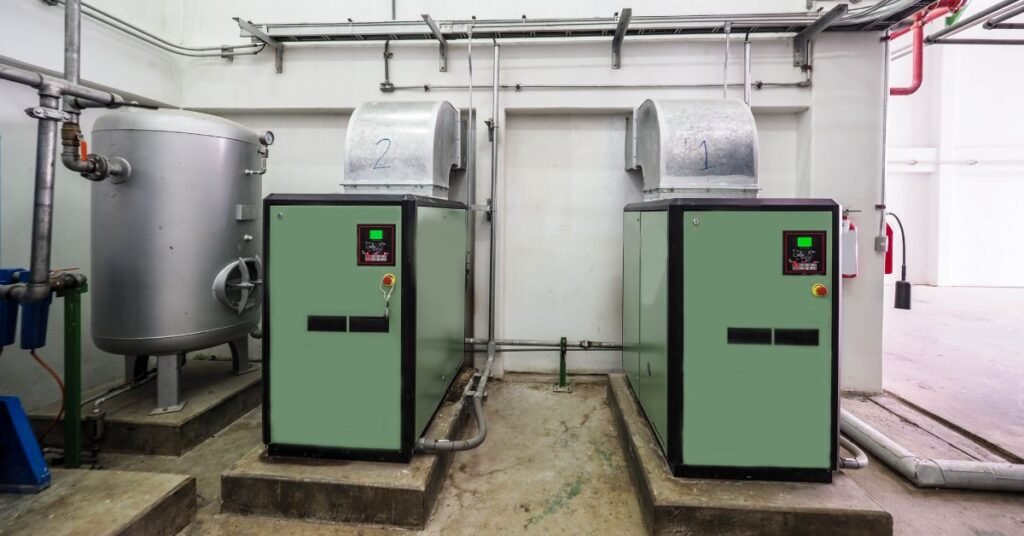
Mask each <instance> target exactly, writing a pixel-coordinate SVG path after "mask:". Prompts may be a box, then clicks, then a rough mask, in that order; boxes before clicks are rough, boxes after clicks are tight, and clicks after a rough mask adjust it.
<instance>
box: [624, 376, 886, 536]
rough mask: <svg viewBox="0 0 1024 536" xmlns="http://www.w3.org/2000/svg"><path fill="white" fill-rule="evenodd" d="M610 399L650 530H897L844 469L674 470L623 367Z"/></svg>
mask: <svg viewBox="0 0 1024 536" xmlns="http://www.w3.org/2000/svg"><path fill="white" fill-rule="evenodd" d="M608 403H609V406H611V409H612V415H613V417H614V422H615V425H616V427H617V428H618V432H619V439H620V441H621V443H622V446H623V450H624V453H625V457H626V465H627V466H628V468H629V473H630V479H631V480H632V481H633V487H634V488H635V490H636V493H637V498H638V500H639V503H640V510H641V512H642V514H643V518H644V524H645V525H646V527H647V530H648V532H649V533H651V534H657V535H660V534H779V535H803V534H807V535H816V534H829V535H832V536H840V535H851V536H853V535H886V534H890V535H891V534H892V516H890V515H889V514H888V513H887V512H886V511H885V510H883V509H882V507H881V506H879V505H878V504H877V503H876V502H875V501H874V500H872V499H871V498H870V497H869V496H868V495H867V494H866V493H865V492H864V491H863V490H862V489H861V488H860V487H859V486H857V485H856V484H855V483H854V482H853V481H852V480H850V479H849V478H848V477H846V476H845V475H843V474H841V473H836V475H835V478H834V481H833V483H832V484H802V483H795V482H794V483H790V482H752V481H732V480H696V479H682V478H675V477H673V476H672V473H671V471H669V468H668V464H666V463H665V459H664V457H663V456H662V454H661V451H660V450H659V448H658V443H657V440H656V439H655V438H654V435H653V434H652V433H651V429H650V426H648V424H647V421H646V419H645V418H644V416H643V414H642V413H641V411H640V407H639V405H638V404H637V402H636V398H634V396H633V393H632V391H630V389H629V386H628V385H627V383H626V377H625V376H624V375H622V374H612V375H610V376H609V382H608Z"/></svg>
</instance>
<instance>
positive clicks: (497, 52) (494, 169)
mask: <svg viewBox="0 0 1024 536" xmlns="http://www.w3.org/2000/svg"><path fill="white" fill-rule="evenodd" d="M500 63H501V46H500V45H498V42H497V41H496V40H495V41H494V65H493V67H494V73H493V75H492V77H493V82H492V83H491V87H492V92H491V110H492V112H491V114H492V116H493V117H492V118H491V201H490V203H488V213H489V214H490V216H491V229H490V231H491V244H490V245H491V252H490V253H491V257H490V264H489V265H488V267H487V271H488V281H487V295H488V300H487V340H488V341H494V309H495V304H494V295H495V283H496V276H497V267H496V264H497V257H498V246H497V243H496V242H495V237H496V236H497V233H496V232H495V227H496V223H497V218H495V214H496V211H495V203H494V202H495V200H496V199H497V193H498V115H500V113H501V112H500V110H499V109H498V93H499V88H500V86H501V79H500Z"/></svg>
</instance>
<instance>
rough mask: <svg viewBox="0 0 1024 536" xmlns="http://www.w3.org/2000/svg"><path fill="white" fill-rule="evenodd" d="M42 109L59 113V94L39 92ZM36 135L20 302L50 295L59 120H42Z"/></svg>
mask: <svg viewBox="0 0 1024 536" xmlns="http://www.w3.org/2000/svg"><path fill="white" fill-rule="evenodd" d="M39 107H40V108H42V109H47V110H51V111H53V112H56V111H58V110H59V109H60V92H59V90H58V89H57V88H51V87H49V86H45V85H44V86H43V87H42V88H41V89H40V90H39ZM38 121H39V126H38V129H37V135H36V183H35V200H34V203H33V204H34V207H33V210H32V253H31V259H30V260H29V266H30V269H31V271H32V273H31V275H30V276H29V281H28V286H27V287H25V292H24V294H22V295H21V296H18V297H17V299H19V301H22V302H35V301H40V300H43V299H45V298H46V297H47V296H49V295H50V240H51V237H52V234H53V183H54V175H55V173H56V163H57V130H58V129H57V124H58V123H59V121H57V119H56V118H53V117H48V118H43V117H40V118H39V119H38Z"/></svg>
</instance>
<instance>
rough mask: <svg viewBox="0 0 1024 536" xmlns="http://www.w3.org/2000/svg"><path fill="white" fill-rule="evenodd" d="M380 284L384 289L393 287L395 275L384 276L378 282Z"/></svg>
mask: <svg viewBox="0 0 1024 536" xmlns="http://www.w3.org/2000/svg"><path fill="white" fill-rule="evenodd" d="M380 284H381V285H384V286H385V287H393V286H395V274H384V277H383V278H381V280H380Z"/></svg>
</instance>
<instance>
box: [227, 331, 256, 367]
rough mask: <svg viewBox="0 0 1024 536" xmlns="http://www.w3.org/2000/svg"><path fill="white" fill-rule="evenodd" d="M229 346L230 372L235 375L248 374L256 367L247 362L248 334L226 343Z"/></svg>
mask: <svg viewBox="0 0 1024 536" xmlns="http://www.w3.org/2000/svg"><path fill="white" fill-rule="evenodd" d="M228 346H229V347H230V348H231V373H232V374H234V375H235V376H241V375H242V374H248V373H250V372H252V371H254V370H256V367H255V366H254V365H253V364H252V363H250V362H249V336H248V335H246V336H244V337H239V338H237V339H235V340H233V341H231V342H229V343H228Z"/></svg>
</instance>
